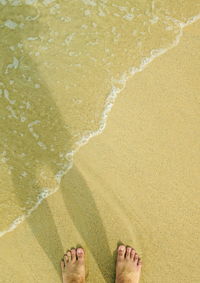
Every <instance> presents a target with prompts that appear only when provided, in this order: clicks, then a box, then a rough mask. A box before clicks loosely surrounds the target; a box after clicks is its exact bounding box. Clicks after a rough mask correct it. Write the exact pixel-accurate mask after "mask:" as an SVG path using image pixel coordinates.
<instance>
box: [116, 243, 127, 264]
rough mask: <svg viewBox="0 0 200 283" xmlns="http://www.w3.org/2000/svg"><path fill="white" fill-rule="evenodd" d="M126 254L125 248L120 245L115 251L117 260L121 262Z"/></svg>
mask: <svg viewBox="0 0 200 283" xmlns="http://www.w3.org/2000/svg"><path fill="white" fill-rule="evenodd" d="M125 252H126V247H125V246H124V245H120V246H119V247H118V251H117V260H119V261H120V260H123V259H124V256H125Z"/></svg>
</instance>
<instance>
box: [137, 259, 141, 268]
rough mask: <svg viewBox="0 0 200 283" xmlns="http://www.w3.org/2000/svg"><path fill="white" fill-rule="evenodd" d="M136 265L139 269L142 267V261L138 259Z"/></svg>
mask: <svg viewBox="0 0 200 283" xmlns="http://www.w3.org/2000/svg"><path fill="white" fill-rule="evenodd" d="M137 265H138V266H140V267H141V266H142V260H141V258H138V263H137Z"/></svg>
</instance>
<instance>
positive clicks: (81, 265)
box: [61, 248, 85, 283]
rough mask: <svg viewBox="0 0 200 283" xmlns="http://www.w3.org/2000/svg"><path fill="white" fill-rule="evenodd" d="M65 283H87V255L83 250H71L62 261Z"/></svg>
mask: <svg viewBox="0 0 200 283" xmlns="http://www.w3.org/2000/svg"><path fill="white" fill-rule="evenodd" d="M61 269H62V278H63V283H72V282H74V283H85V254H84V250H83V249H82V248H78V249H76V250H75V249H71V250H70V251H68V252H67V253H66V254H64V258H63V259H62V261H61Z"/></svg>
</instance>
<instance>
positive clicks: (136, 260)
mask: <svg viewBox="0 0 200 283" xmlns="http://www.w3.org/2000/svg"><path fill="white" fill-rule="evenodd" d="M138 259H139V256H138V254H137V253H136V254H135V257H134V262H135V263H136V264H137V263H138Z"/></svg>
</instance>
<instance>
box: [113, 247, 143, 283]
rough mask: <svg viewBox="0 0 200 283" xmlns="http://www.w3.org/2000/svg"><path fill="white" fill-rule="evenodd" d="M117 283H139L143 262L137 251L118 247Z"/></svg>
mask: <svg viewBox="0 0 200 283" xmlns="http://www.w3.org/2000/svg"><path fill="white" fill-rule="evenodd" d="M117 253H118V254H117V262H116V279H115V283H138V282H139V279H140V273H141V267H142V262H141V259H140V258H139V256H138V254H137V253H136V251H135V250H134V249H133V248H131V247H127V248H126V247H125V246H124V245H121V246H119V247H118V252H117Z"/></svg>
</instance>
